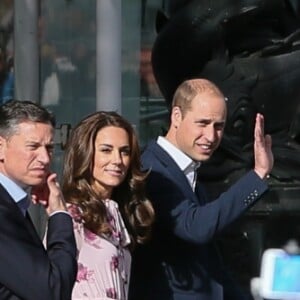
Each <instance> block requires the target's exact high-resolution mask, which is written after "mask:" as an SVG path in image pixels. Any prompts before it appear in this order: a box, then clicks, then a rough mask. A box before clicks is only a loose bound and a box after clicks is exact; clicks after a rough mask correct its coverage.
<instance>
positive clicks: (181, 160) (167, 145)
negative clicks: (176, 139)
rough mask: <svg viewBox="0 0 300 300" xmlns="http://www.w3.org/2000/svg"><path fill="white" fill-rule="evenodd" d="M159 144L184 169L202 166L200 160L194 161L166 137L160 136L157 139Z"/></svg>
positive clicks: (194, 168)
mask: <svg viewBox="0 0 300 300" xmlns="http://www.w3.org/2000/svg"><path fill="white" fill-rule="evenodd" d="M157 144H158V145H160V146H161V147H162V148H163V149H164V150H166V151H167V152H168V153H169V155H170V156H171V157H172V158H173V160H174V161H175V162H176V163H177V165H178V166H179V168H180V169H181V170H182V171H184V172H186V171H188V170H193V171H195V170H196V169H197V168H198V167H199V166H200V162H195V161H193V160H192V159H191V158H190V157H189V156H187V155H186V154H185V153H183V152H182V151H181V150H179V149H178V148H177V147H176V146H174V145H173V144H172V143H171V142H169V141H168V140H167V139H166V138H164V137H162V136H159V137H158V139H157Z"/></svg>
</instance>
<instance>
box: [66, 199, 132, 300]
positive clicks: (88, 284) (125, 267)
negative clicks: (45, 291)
mask: <svg viewBox="0 0 300 300" xmlns="http://www.w3.org/2000/svg"><path fill="white" fill-rule="evenodd" d="M104 203H105V206H106V209H107V215H108V222H109V224H110V226H111V228H112V232H111V234H110V235H105V236H99V235H97V234H95V233H93V232H91V231H90V230H88V229H87V228H84V223H83V220H82V217H81V212H80V209H79V208H78V207H77V206H76V205H73V204H72V205H69V206H68V211H69V213H70V214H71V216H72V218H73V224H74V233H75V238H76V243H77V248H78V273H77V280H76V283H75V286H74V288H73V294H72V300H81V299H82V300H83V299H96V298H97V299H101V300H102V299H103V300H104V299H107V300H108V299H117V300H126V299H127V294H128V284H129V275H130V265H131V255H130V252H129V250H128V245H129V244H130V236H129V234H128V232H127V230H126V228H125V224H124V221H123V219H122V216H121V214H120V211H119V207H118V204H117V203H116V202H115V201H113V200H110V199H107V200H105V201H104Z"/></svg>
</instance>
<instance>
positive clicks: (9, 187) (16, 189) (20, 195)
mask: <svg viewBox="0 0 300 300" xmlns="http://www.w3.org/2000/svg"><path fill="white" fill-rule="evenodd" d="M0 183H1V184H2V185H3V186H4V188H5V189H6V191H7V192H8V193H9V195H10V196H11V197H12V198H13V200H14V201H15V202H16V203H19V202H20V201H21V200H23V199H24V198H26V197H27V195H28V194H27V193H26V192H25V191H24V190H23V189H22V188H21V187H20V186H18V185H17V184H16V183H15V182H14V181H12V180H11V179H10V178H8V177H7V176H5V175H3V174H2V173H0Z"/></svg>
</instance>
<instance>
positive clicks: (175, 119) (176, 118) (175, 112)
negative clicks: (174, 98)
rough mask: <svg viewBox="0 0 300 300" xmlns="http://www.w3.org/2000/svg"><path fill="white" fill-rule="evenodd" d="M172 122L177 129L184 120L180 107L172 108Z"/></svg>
mask: <svg viewBox="0 0 300 300" xmlns="http://www.w3.org/2000/svg"><path fill="white" fill-rule="evenodd" d="M171 120H172V124H173V125H174V126H175V128H177V127H178V125H179V124H180V122H181V120H182V112H181V109H180V107H179V106H174V107H172V114H171Z"/></svg>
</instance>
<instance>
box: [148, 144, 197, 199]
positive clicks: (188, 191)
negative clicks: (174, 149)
mask: <svg viewBox="0 0 300 300" xmlns="http://www.w3.org/2000/svg"><path fill="white" fill-rule="evenodd" d="M149 149H150V150H151V151H152V152H153V154H154V155H155V156H156V158H157V159H158V160H159V161H160V162H161V164H162V165H163V166H164V167H165V169H166V170H167V172H168V173H169V174H170V178H172V179H174V180H175V181H176V184H177V186H178V187H180V189H181V190H182V192H183V193H184V194H185V195H186V196H187V197H189V198H190V199H193V200H194V201H196V202H198V199H197V197H196V195H195V193H194V192H193V190H192V188H191V186H190V184H189V182H188V180H187V178H186V176H185V175H184V173H183V172H182V170H181V169H180V168H179V166H178V165H177V163H176V162H175V161H174V160H173V158H172V157H171V156H170V155H169V154H168V153H167V152H166V151H165V150H164V149H163V148H161V147H160V146H159V145H158V144H157V143H156V142H153V143H151V144H150V145H149Z"/></svg>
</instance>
